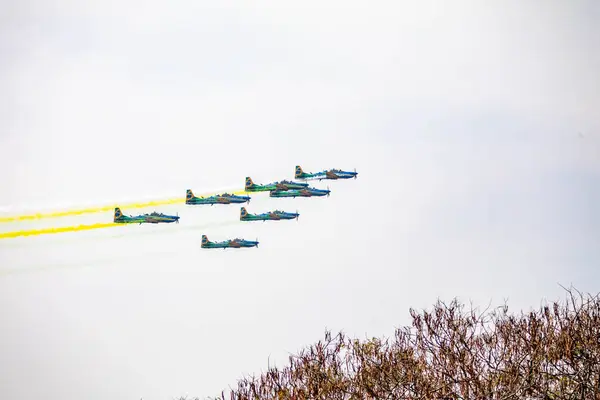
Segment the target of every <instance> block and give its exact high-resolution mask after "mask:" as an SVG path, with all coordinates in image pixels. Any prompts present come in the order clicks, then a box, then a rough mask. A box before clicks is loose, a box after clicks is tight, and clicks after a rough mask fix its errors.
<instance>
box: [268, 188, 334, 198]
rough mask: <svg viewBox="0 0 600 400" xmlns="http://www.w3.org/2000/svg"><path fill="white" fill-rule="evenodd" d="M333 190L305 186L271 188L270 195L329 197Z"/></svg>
mask: <svg viewBox="0 0 600 400" xmlns="http://www.w3.org/2000/svg"><path fill="white" fill-rule="evenodd" d="M329 193H331V191H330V190H329V189H327V190H322V189H315V188H304V189H300V190H271V191H270V192H269V197H294V198H296V197H313V196H318V197H320V196H327V197H329Z"/></svg>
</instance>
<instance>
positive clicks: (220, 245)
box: [200, 235, 258, 250]
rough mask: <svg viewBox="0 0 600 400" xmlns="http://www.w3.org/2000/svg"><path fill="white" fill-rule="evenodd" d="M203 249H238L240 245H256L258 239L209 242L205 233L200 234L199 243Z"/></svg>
mask: <svg viewBox="0 0 600 400" xmlns="http://www.w3.org/2000/svg"><path fill="white" fill-rule="evenodd" d="M200 247H202V248H203V249H223V250H225V249H226V248H234V249H239V248H241V247H258V240H256V241H250V240H244V239H239V238H236V239H233V240H224V241H222V242H211V241H210V240H208V237H207V236H206V235H202V244H201V245H200Z"/></svg>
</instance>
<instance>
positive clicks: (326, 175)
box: [294, 165, 358, 181]
mask: <svg viewBox="0 0 600 400" xmlns="http://www.w3.org/2000/svg"><path fill="white" fill-rule="evenodd" d="M357 176H358V172H356V170H354V172H351V171H342V170H341V169H335V168H334V169H326V170H324V171H321V172H315V173H313V172H304V171H303V170H302V167H301V166H299V165H296V169H295V171H294V178H296V179H301V180H308V179H318V180H319V181H322V180H323V179H331V180H337V179H351V178H354V179H356V177H357Z"/></svg>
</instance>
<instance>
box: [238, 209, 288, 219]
mask: <svg viewBox="0 0 600 400" xmlns="http://www.w3.org/2000/svg"><path fill="white" fill-rule="evenodd" d="M299 216H300V214H298V213H297V212H296V213H288V212H285V211H279V210H275V211H270V212H266V213H262V214H250V213H249V212H248V210H246V207H242V208H241V209H240V221H263V222H265V221H281V220H282V219H296V220H298V217H299Z"/></svg>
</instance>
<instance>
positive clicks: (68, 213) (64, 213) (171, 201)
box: [0, 190, 248, 223]
mask: <svg viewBox="0 0 600 400" xmlns="http://www.w3.org/2000/svg"><path fill="white" fill-rule="evenodd" d="M246 193H248V192H246V191H245V190H237V191H235V192H232V193H231V194H238V195H239V194H246ZM217 194H219V193H205V194H202V195H197V196H205V197H206V196H213V195H217ZM183 203H185V197H176V198H170V199H163V200H151V201H146V202H135V203H120V204H116V203H113V204H109V205H104V206H96V207H87V208H79V209H72V210H64V211H54V212H47V213H35V214H25V215H15V216H11V217H0V223H4V222H16V221H27V220H35V219H43V218H58V217H67V216H72V215H82V214H91V213H97V212H102V211H113V210H114V208H115V207H120V208H121V209H130V208H146V207H152V206H162V205H166V204H183Z"/></svg>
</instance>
